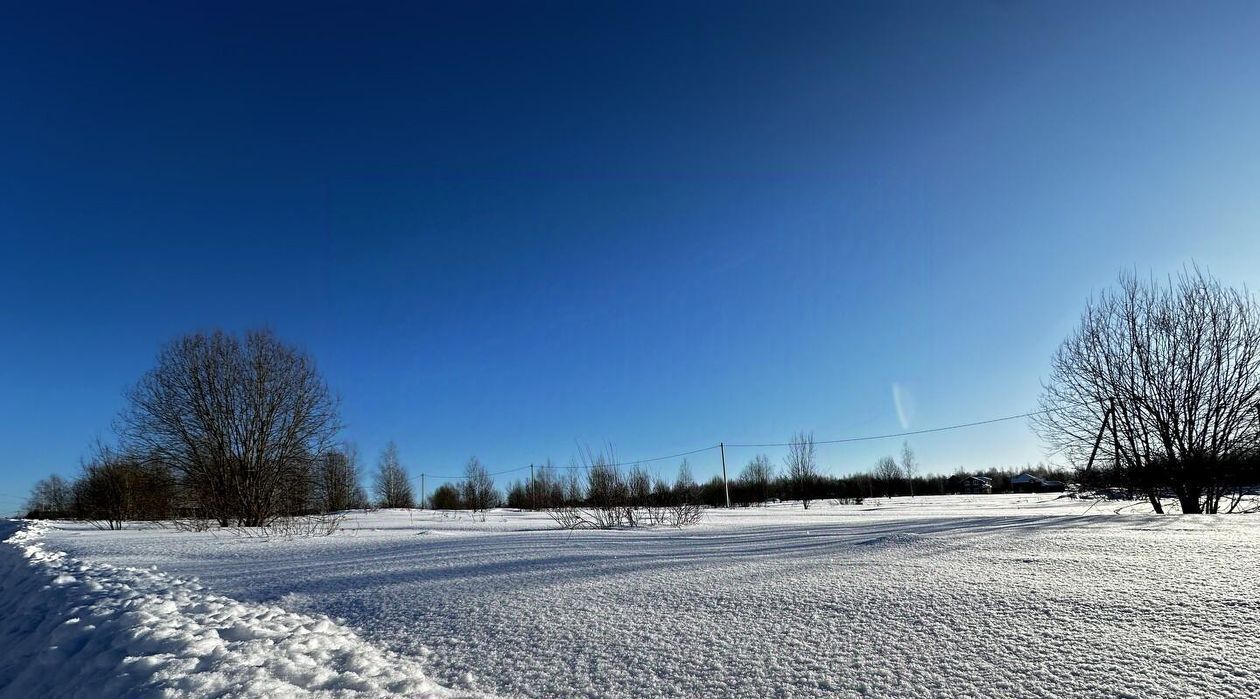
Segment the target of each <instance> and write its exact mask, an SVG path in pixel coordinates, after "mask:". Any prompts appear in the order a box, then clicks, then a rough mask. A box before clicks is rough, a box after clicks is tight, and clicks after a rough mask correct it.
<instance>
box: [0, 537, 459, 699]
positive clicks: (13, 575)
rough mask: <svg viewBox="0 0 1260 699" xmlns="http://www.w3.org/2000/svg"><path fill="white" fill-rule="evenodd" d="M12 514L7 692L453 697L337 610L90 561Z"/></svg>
mask: <svg viewBox="0 0 1260 699" xmlns="http://www.w3.org/2000/svg"><path fill="white" fill-rule="evenodd" d="M45 528H46V525H43V524H40V523H25V522H14V521H0V538H2V539H3V540H4V543H3V544H0V696H4V697H34V696H43V697H74V696H92V697H104V696H123V695H125V696H129V697H136V696H140V697H143V696H165V697H183V696H197V697H208V696H232V697H278V696H283V697H306V696H312V697H314V696H318V697H325V696H329V697H338V696H389V695H393V696H398V695H403V696H408V697H449V696H451V693H450V692H448V691H447V690H445V689H443V688H441V687H439V686H437V685H435V684H434V683H432V682H431V681H429V680H428V679H427V678H426V677H425V675H424V673H423V672H422V671H421V668H420V667H419V666H418V665H417V664H416V661H415V660H412V659H409V658H404V657H400V656H397V655H395V654H392V653H388V652H386V651H382V650H380V649H377V648H375V647H373V646H371V645H370V644H368V643H366V642H365V641H364V640H363V639H361V638H360V637H359V636H357V635H356V634H355V633H354V632H352V631H350V630H348V629H346V628H344V627H341V626H339V625H337V624H335V623H333V622H332V621H330V620H329V619H328V618H327V617H317V616H309V615H303V614H295V613H291V612H286V611H284V610H281V609H279V608H277V607H271V606H266V605H259V604H242V603H240V602H237V601H235V600H233V599H230V598H227V597H222V596H218V595H214V594H211V593H209V592H208V591H207V590H206V589H205V588H204V587H203V586H202V585H200V584H199V583H197V582H196V581H190V580H182V579H179V578H174V577H171V576H169V575H166V574H163V573H160V572H158V571H156V570H150V569H141V568H127V567H117V566H113V565H109V564H105V563H89V562H84V561H81V560H77V559H75V558H72V557H71V556H69V555H67V554H65V553H62V552H59V551H53V550H50V549H48V548H46V547H45V546H43V545H42V544H41V543H40V536H41V533H42V532H43V531H44V530H45Z"/></svg>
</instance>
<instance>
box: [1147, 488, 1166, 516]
mask: <svg viewBox="0 0 1260 699" xmlns="http://www.w3.org/2000/svg"><path fill="white" fill-rule="evenodd" d="M1146 497H1147V498H1148V499H1150V501H1151V507H1152V508H1154V509H1155V514H1157V515H1162V514H1164V506H1163V505H1162V504H1160V502H1159V498H1157V497H1155V493H1153V492H1150V491H1148V492H1147V493H1146Z"/></svg>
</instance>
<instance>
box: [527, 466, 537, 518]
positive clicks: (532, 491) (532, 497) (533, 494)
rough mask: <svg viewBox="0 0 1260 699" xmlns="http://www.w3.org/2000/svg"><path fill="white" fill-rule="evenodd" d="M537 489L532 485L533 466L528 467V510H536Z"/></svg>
mask: <svg viewBox="0 0 1260 699" xmlns="http://www.w3.org/2000/svg"><path fill="white" fill-rule="evenodd" d="M537 491H538V488H537V487H536V485H535V483H534V465H533V464H530V465H529V507H530V509H533V510H537V509H538V495H537Z"/></svg>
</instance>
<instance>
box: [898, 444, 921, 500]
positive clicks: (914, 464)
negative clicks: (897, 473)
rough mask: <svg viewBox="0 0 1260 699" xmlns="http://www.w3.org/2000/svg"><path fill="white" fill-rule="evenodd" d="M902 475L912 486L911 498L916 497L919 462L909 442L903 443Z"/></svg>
mask: <svg viewBox="0 0 1260 699" xmlns="http://www.w3.org/2000/svg"><path fill="white" fill-rule="evenodd" d="M901 474H902V475H903V476H905V478H906V482H907V483H909V484H910V497H914V478H915V476H917V475H919V461H918V459H916V458H915V456H914V449H911V448H910V442H909V441H905V442H902V443H901Z"/></svg>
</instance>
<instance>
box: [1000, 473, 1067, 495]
mask: <svg viewBox="0 0 1260 699" xmlns="http://www.w3.org/2000/svg"><path fill="white" fill-rule="evenodd" d="M1064 487H1065V486H1064V483H1063V481H1052V480H1048V479H1045V478H1039V477H1037V476H1034V475H1032V474H1031V473H1021V474H1019V475H1018V476H1015V477H1014V478H1012V479H1011V490H1012V491H1013V492H1016V493H1058V492H1062V491H1063V489H1064Z"/></svg>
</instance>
